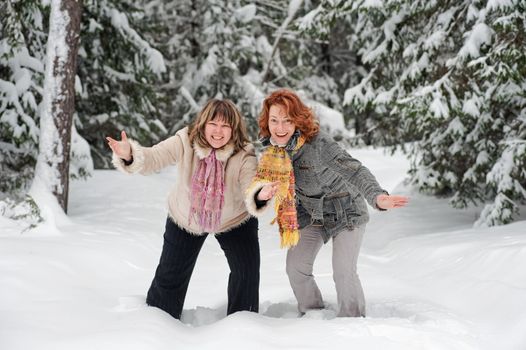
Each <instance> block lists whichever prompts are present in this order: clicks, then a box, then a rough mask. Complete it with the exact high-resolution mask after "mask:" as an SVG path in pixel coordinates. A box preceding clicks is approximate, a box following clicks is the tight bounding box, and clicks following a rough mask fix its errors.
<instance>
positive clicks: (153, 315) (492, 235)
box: [0, 149, 526, 350]
mask: <svg viewBox="0 0 526 350" xmlns="http://www.w3.org/2000/svg"><path fill="white" fill-rule="evenodd" d="M351 153H352V154H353V155H354V156H355V157H357V158H358V159H360V160H361V161H362V162H363V163H364V164H365V165H367V166H368V167H369V168H370V169H371V170H372V171H373V173H374V174H375V175H376V176H377V178H378V179H379V181H380V183H381V184H383V186H384V187H385V188H386V189H387V190H389V191H390V192H391V193H403V194H409V195H410V196H411V202H410V204H409V206H408V207H406V208H403V209H399V210H396V211H392V212H387V213H380V212H374V213H373V214H372V218H371V222H370V224H369V225H368V230H367V233H366V238H365V242H364V246H363V249H362V252H361V256H360V260H359V266H358V267H359V272H360V276H361V279H362V282H363V285H364V290H365V293H366V299H367V317H366V318H335V312H334V308H335V305H336V294H335V290H334V284H333V281H332V274H331V271H332V269H331V259H330V254H331V249H330V247H327V246H326V247H324V248H323V249H322V250H321V252H320V255H319V257H318V259H317V262H316V265H315V274H316V277H317V281H318V284H319V286H320V289H321V290H322V293H323V295H324V298H325V301H326V303H327V309H326V310H321V311H313V312H310V313H307V315H305V316H304V317H302V318H298V315H297V313H296V304H295V299H294V297H293V295H292V291H291V289H290V287H289V284H288V280H287V277H286V275H285V251H284V250H281V249H279V240H278V235H277V232H276V227H273V226H270V225H269V221H270V219H271V217H270V215H268V216H267V217H266V218H264V219H263V220H261V222H260V243H261V257H262V269H261V277H262V278H261V288H260V291H261V292H260V301H261V305H260V313H259V314H254V313H248V312H241V313H236V314H234V315H231V316H229V317H225V310H226V285H227V276H228V267H227V263H226V260H225V258H224V255H223V253H222V251H221V249H220V248H219V246H218V244H217V241H216V240H215V239H214V238H212V237H209V238H208V239H207V241H206V243H205V246H204V248H203V250H202V251H201V254H200V256H199V259H198V262H197V266H196V268H195V271H194V275H193V277H192V280H191V282H190V288H189V291H188V295H187V299H186V304H185V310H184V312H183V319H182V322H180V321H177V320H175V319H173V318H172V317H170V316H169V315H168V314H165V313H164V312H162V311H160V310H159V309H156V308H151V307H147V306H146V305H145V303H144V299H145V293H146V291H147V289H148V287H149V284H150V281H151V278H152V277H153V273H154V269H155V267H156V265H157V261H158V259H159V255H160V251H161V245H162V234H163V228H164V220H165V198H166V195H167V193H168V190H169V189H170V187H171V186H172V185H173V181H174V178H175V174H174V169H167V170H166V171H163V172H162V173H160V174H157V175H153V176H149V177H143V176H126V175H123V174H120V173H117V172H116V171H96V172H95V175H94V176H93V177H92V178H91V179H89V181H87V182H75V183H73V184H72V188H71V192H70V209H69V216H70V222H69V223H65V224H63V225H61V226H59V228H58V229H57V228H54V227H53V225H51V224H48V225H42V226H41V227H40V228H39V229H37V230H33V231H28V232H25V233H22V234H20V233H19V231H20V227H21V226H20V224H19V223H16V222H13V221H10V220H7V219H5V218H1V217H0V315H1V316H0V349H2V350H15V349H17V350H18V349H20V350H28V349H39V350H45V349H53V350H56V349H68V350H69V349H76V350H79V349H89V350H92V349H111V350H116V349H126V350H132V349H163V350H164V349H226V348H229V349H246V348H247V346H249V347H250V349H275V348H278V347H279V348H283V349H404V350H406V349H526V268H525V266H526V221H518V222H516V223H514V224H511V225H507V226H503V227H496V228H487V229H480V228H479V229H474V228H472V223H473V222H474V220H475V218H476V215H477V213H478V211H477V210H476V209H471V210H466V211H458V210H454V209H451V208H450V207H449V206H448V204H447V200H441V199H435V198H429V197H425V196H423V195H420V194H417V193H414V191H413V190H412V189H410V188H407V187H405V186H404V185H403V184H402V180H403V178H404V174H405V171H406V169H407V166H408V165H407V160H406V159H405V158H404V157H403V156H401V155H395V156H388V155H385V154H383V153H381V152H380V151H378V150H369V149H365V150H358V151H356V152H351ZM269 214H270V213H269ZM328 245H330V243H329V244H328Z"/></svg>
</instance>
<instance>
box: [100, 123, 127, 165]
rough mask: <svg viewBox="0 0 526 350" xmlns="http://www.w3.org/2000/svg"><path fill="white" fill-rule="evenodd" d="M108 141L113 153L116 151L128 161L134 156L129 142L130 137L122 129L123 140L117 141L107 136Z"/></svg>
mask: <svg viewBox="0 0 526 350" xmlns="http://www.w3.org/2000/svg"><path fill="white" fill-rule="evenodd" d="M106 140H107V141H108V146H110V148H111V150H112V151H113V153H115V154H116V155H117V156H118V157H119V158H121V159H124V160H126V161H130V160H131V158H132V151H131V145H130V142H128V137H127V136H126V132H124V130H123V131H121V141H117V140H115V139H113V138H111V137H109V136H108V137H106Z"/></svg>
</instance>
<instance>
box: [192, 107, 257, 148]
mask: <svg viewBox="0 0 526 350" xmlns="http://www.w3.org/2000/svg"><path fill="white" fill-rule="evenodd" d="M211 120H221V121H223V122H225V123H227V124H228V125H230V127H231V128H232V138H231V139H230V141H229V142H228V143H231V144H233V145H234V150H235V152H239V151H241V150H242V149H243V148H244V147H245V146H246V144H247V143H249V142H250V141H249V139H248V133H247V127H246V125H245V121H244V119H243V117H242V116H241V113H240V112H239V110H238V109H237V107H236V105H235V104H234V103H233V102H232V101H230V100H218V99H212V100H209V101H208V102H207V103H206V105H205V106H204V107H203V109H201V111H200V112H199V114H198V115H197V117H196V118H195V119H194V121H193V122H192V124H191V125H190V126H189V132H188V133H189V138H190V142H197V144H198V145H199V146H201V147H210V144H209V143H208V142H207V141H206V138H205V126H206V123H208V122H209V121H211Z"/></svg>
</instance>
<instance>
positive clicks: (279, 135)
mask: <svg viewBox="0 0 526 350" xmlns="http://www.w3.org/2000/svg"><path fill="white" fill-rule="evenodd" d="M287 135H288V133H284V134H278V133H276V136H277V137H285V136H287Z"/></svg>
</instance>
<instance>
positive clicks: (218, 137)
mask: <svg viewBox="0 0 526 350" xmlns="http://www.w3.org/2000/svg"><path fill="white" fill-rule="evenodd" d="M223 138H224V137H223V136H212V140H216V141H221V140H222V139H223Z"/></svg>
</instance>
